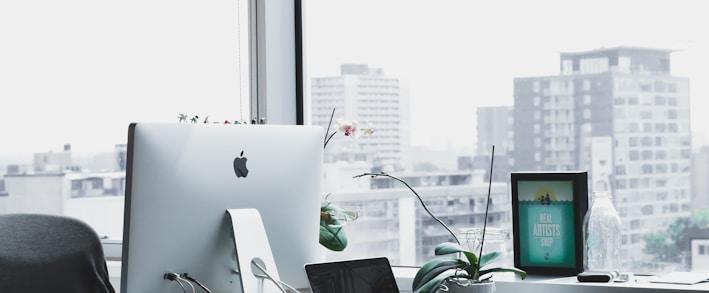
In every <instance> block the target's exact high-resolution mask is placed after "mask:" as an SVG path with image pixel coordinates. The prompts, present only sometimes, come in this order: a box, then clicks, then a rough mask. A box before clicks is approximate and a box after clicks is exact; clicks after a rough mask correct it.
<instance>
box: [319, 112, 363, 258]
mask: <svg viewBox="0 0 709 293" xmlns="http://www.w3.org/2000/svg"><path fill="white" fill-rule="evenodd" d="M334 116H335V109H332V114H331V115H330V121H329V122H328V124H327V129H326V131H325V140H324V143H323V148H326V147H327V144H328V143H329V142H330V140H331V139H332V138H333V137H334V136H335V134H337V133H338V132H342V133H343V134H344V135H345V136H348V137H351V138H353V139H357V138H358V137H361V136H370V135H372V134H373V133H374V130H373V128H372V124H371V123H367V125H366V127H364V128H359V127H358V126H359V125H358V123H357V121H348V120H345V119H343V118H340V119H338V120H337V128H336V129H335V130H332V131H331V130H330V128H331V126H332V119H333V118H334ZM330 195H331V194H330V193H328V194H327V195H326V196H325V198H324V200H323V202H322V203H321V205H320V244H321V245H322V246H324V247H325V248H327V249H330V250H332V251H343V250H344V249H345V248H347V235H346V234H345V231H344V230H343V227H344V225H345V224H346V223H347V222H349V221H354V220H356V219H357V218H358V217H359V213H358V212H357V211H353V210H349V209H346V208H343V207H340V206H338V205H336V204H333V203H332V202H330V201H329V200H328V198H329V196H330Z"/></svg>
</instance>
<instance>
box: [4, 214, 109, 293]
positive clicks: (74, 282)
mask: <svg viewBox="0 0 709 293" xmlns="http://www.w3.org/2000/svg"><path fill="white" fill-rule="evenodd" d="M0 291H1V292H3V293H16V292H17V293H19V292H23V293H24V292H55V293H70V292H71V293H115V290H114V289H113V286H112V285H111V283H110V281H109V276H108V269H107V265H106V258H105V256H104V253H103V248H102V246H101V240H100V238H99V236H98V234H97V233H96V232H95V231H94V230H93V228H91V227H90V226H89V225H88V224H86V223H84V222H83V221H81V220H78V219H75V218H71V217H65V216H55V215H44V214H5V215H0Z"/></svg>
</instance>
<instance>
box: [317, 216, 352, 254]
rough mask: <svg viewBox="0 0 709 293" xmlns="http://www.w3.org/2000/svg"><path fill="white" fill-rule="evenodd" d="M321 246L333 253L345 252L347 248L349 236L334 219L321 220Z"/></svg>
mask: <svg viewBox="0 0 709 293" xmlns="http://www.w3.org/2000/svg"><path fill="white" fill-rule="evenodd" d="M320 244H321V245H322V246H325V248H327V249H330V250H332V251H343V250H345V248H347V235H345V231H344V230H342V225H341V224H340V222H339V221H338V220H335V219H333V218H332V217H327V218H325V219H323V218H322V217H321V219H320Z"/></svg>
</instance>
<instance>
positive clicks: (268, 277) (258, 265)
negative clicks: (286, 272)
mask: <svg viewBox="0 0 709 293" xmlns="http://www.w3.org/2000/svg"><path fill="white" fill-rule="evenodd" d="M251 264H253V265H255V266H256V267H257V268H258V269H259V270H261V271H262V272H263V273H264V274H265V275H266V276H265V278H266V279H269V280H271V282H273V283H274V284H276V287H278V289H279V290H281V292H283V293H288V291H286V289H283V286H281V285H285V286H286V287H288V289H289V290H292V291H293V292H295V293H299V292H298V290H296V289H294V288H293V287H292V286H290V285H288V284H286V283H285V282H283V281H281V280H276V279H274V278H273V277H271V275H270V274H269V273H268V272H266V269H265V268H264V267H262V266H261V265H260V264H258V263H256V262H255V261H253V260H252V261H251ZM256 277H259V278H264V277H263V276H259V275H256Z"/></svg>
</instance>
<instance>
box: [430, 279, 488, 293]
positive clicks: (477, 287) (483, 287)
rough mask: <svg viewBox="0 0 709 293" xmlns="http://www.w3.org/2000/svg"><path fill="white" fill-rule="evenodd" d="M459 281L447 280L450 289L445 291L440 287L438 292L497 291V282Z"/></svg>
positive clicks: (472, 292)
mask: <svg viewBox="0 0 709 293" xmlns="http://www.w3.org/2000/svg"><path fill="white" fill-rule="evenodd" d="M461 283H462V284H461V285H459V284H458V283H456V282H454V281H452V282H446V283H445V285H446V287H448V291H443V290H441V289H438V291H436V292H437V293H495V282H494V281H489V282H483V283H469V282H467V280H466V281H464V282H461Z"/></svg>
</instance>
